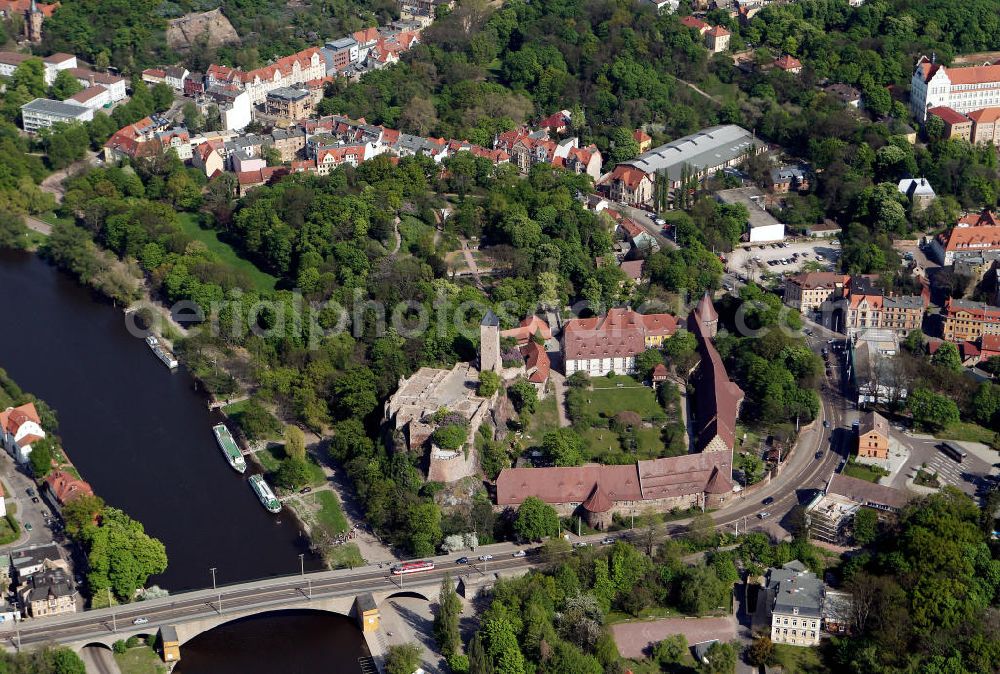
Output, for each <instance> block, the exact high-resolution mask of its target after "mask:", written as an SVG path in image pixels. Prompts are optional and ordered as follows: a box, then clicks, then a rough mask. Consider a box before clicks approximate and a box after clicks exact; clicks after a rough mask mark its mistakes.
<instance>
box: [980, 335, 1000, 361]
mask: <svg viewBox="0 0 1000 674" xmlns="http://www.w3.org/2000/svg"><path fill="white" fill-rule="evenodd" d="M979 353H980V354H981V355H982V357H983V358H984V359H989V358H993V357H995V356H1000V335H986V334H984V335H982V336H981V337H980V338H979Z"/></svg>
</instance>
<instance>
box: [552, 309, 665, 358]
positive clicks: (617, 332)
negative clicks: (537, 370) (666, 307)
mask: <svg viewBox="0 0 1000 674" xmlns="http://www.w3.org/2000/svg"><path fill="white" fill-rule="evenodd" d="M676 331H677V319H676V318H674V317H673V316H671V315H670V314H648V315H645V316H644V315H642V314H638V313H636V312H634V311H631V310H628V309H611V310H610V311H608V313H607V314H606V315H605V316H598V317H594V318H575V319H573V320H570V321H567V323H566V326H565V328H564V330H563V349H564V352H565V356H566V360H580V359H584V358H609V357H628V356H636V355H638V354H640V353H642V352H643V351H645V350H646V343H645V336H646V335H647V334H649V335H656V336H660V335H672V334H674V332H676Z"/></svg>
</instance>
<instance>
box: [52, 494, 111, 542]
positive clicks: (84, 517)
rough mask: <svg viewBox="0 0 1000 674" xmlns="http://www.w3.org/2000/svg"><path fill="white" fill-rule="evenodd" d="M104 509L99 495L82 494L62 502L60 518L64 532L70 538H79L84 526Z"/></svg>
mask: <svg viewBox="0 0 1000 674" xmlns="http://www.w3.org/2000/svg"><path fill="white" fill-rule="evenodd" d="M103 510H104V499H102V498H101V497H100V496H91V495H89V494H82V495H80V496H77V497H76V498H74V499H70V500H69V501H67V502H66V503H64V504H63V507H62V513H61V514H62V519H63V522H64V523H65V525H66V533H67V534H68V535H69V536H70V537H71V538H74V539H75V538H79V536H80V534H81V532H83V530H84V528H86V527H88V526H91V525H93V524H94V522H95V521H96V520H97V518H98V516H99V515H100V514H101V512H102V511H103Z"/></svg>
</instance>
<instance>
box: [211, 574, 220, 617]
mask: <svg viewBox="0 0 1000 674" xmlns="http://www.w3.org/2000/svg"><path fill="white" fill-rule="evenodd" d="M209 571H211V572H212V591H213V592H218V588H217V587H216V585H215V567H214V566H213V567H212V568H211V569H209ZM218 595H219V615H222V593H221V592H218Z"/></svg>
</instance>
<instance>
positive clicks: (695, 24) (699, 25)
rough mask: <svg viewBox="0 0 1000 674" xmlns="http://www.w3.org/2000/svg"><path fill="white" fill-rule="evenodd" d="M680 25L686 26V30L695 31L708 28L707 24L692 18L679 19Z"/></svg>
mask: <svg viewBox="0 0 1000 674" xmlns="http://www.w3.org/2000/svg"><path fill="white" fill-rule="evenodd" d="M681 23H682V24H683V25H685V26H687V27H688V28H696V29H697V30H701V29H703V28H708V24H707V23H705V22H704V21H702V20H701V19H699V18H697V17H694V16H685V17H684V18H683V19H681Z"/></svg>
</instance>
